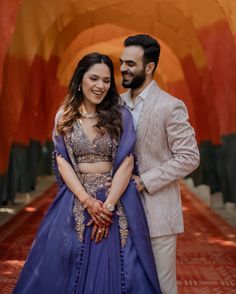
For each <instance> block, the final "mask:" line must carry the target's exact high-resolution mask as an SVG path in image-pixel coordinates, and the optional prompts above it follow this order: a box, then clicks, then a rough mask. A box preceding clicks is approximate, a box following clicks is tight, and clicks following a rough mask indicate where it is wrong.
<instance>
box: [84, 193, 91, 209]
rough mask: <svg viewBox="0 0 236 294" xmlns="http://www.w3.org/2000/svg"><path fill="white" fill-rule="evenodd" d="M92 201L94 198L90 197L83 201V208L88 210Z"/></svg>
mask: <svg viewBox="0 0 236 294" xmlns="http://www.w3.org/2000/svg"><path fill="white" fill-rule="evenodd" d="M92 200H93V199H92V197H91V196H89V195H88V196H86V197H84V198H83V199H82V200H81V203H82V204H83V207H84V208H85V209H86V208H88V206H89V202H90V201H92Z"/></svg>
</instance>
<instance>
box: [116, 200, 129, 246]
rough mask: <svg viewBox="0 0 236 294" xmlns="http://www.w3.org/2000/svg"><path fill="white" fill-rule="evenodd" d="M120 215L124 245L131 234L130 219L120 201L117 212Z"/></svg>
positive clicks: (119, 221) (121, 235) (122, 244)
mask: <svg viewBox="0 0 236 294" xmlns="http://www.w3.org/2000/svg"><path fill="white" fill-rule="evenodd" d="M116 214H117V216H118V223H119V227H120V239H121V246H122V247H124V246H125V245H126V243H127V239H128V236H129V230H128V221H127V217H126V215H125V210H124V207H123V206H122V204H121V203H120V201H118V202H117V212H116Z"/></svg>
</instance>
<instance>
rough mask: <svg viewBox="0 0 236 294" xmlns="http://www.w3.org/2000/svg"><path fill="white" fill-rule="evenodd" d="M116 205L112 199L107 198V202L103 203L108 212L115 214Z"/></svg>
mask: <svg viewBox="0 0 236 294" xmlns="http://www.w3.org/2000/svg"><path fill="white" fill-rule="evenodd" d="M115 205H116V203H115V202H114V201H112V198H110V197H109V196H108V197H107V199H106V201H105V202H104V203H103V207H105V208H106V209H107V210H108V211H110V212H113V211H114V209H115Z"/></svg>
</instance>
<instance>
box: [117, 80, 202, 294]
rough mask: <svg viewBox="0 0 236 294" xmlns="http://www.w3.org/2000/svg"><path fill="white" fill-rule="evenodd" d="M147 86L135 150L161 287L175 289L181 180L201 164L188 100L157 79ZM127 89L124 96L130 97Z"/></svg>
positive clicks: (168, 292)
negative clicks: (179, 184) (187, 103)
mask: <svg viewBox="0 0 236 294" xmlns="http://www.w3.org/2000/svg"><path fill="white" fill-rule="evenodd" d="M147 91H148V92H147V93H146V95H145V99H144V102H143V105H142V108H141V112H140V114H139V119H138V124H137V141H136V150H135V151H136V155H137V159H138V168H139V173H140V177H141V179H142V181H143V183H144V184H145V187H146V189H145V190H144V191H143V192H142V200H143V204H144V209H145V212H146V216H147V220H148V225H149V231H150V235H151V242H152V248H153V253H154V257H155V261H156V265H157V272H158V276H159V281H160V286H161V290H162V293H163V294H176V293H177V281H176V234H177V233H181V232H183V230H184V226H183V214H182V207H181V197H180V191H179V186H178V180H179V179H181V178H183V177H185V176H186V175H188V174H189V173H191V172H192V171H193V170H194V169H196V168H197V166H198V164H199V151H198V147H197V143H196V140H195V134H194V130H193V128H192V127H191V125H190V124H189V122H188V112H187V109H186V107H185V105H184V103H183V102H182V101H180V100H179V99H177V98H175V97H173V96H171V95H169V94H168V93H166V92H164V91H162V90H161V89H160V88H159V87H158V86H157V84H156V83H155V82H153V83H152V84H150V89H149V90H147ZM128 95H129V94H128V93H124V94H123V95H121V96H122V98H123V100H126V101H128Z"/></svg>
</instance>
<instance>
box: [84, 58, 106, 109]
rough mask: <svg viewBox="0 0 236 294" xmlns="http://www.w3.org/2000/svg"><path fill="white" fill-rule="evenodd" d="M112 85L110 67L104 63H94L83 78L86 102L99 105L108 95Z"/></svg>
mask: <svg viewBox="0 0 236 294" xmlns="http://www.w3.org/2000/svg"><path fill="white" fill-rule="evenodd" d="M110 86H111V73H110V70H109V67H108V66H107V65H106V64H104V63H97V64H94V65H93V66H91V67H90V68H89V70H88V71H87V72H86V73H85V74H84V76H83V79H82V91H83V96H84V103H85V104H87V103H89V104H95V105H98V104H99V103H101V102H102V100H103V99H104V98H105V96H106V95H107V92H108V90H109V88H110Z"/></svg>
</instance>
